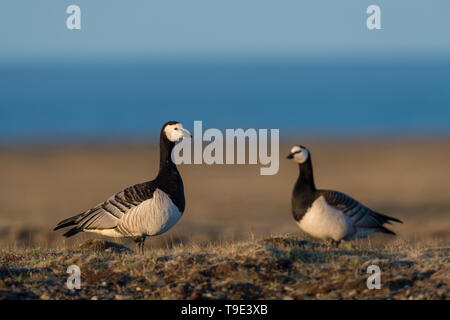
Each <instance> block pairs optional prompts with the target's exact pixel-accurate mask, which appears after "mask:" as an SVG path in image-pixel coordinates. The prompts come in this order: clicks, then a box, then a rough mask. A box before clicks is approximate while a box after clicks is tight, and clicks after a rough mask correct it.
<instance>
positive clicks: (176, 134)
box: [164, 123, 191, 142]
mask: <svg viewBox="0 0 450 320" xmlns="http://www.w3.org/2000/svg"><path fill="white" fill-rule="evenodd" d="M164 133H165V134H166V137H167V139H169V141H172V142H176V141H178V140H180V139H183V138H190V137H191V134H190V133H189V131H187V130H186V129H184V128H183V125H182V124H181V123H176V124H169V125H167V126H166V127H165V128H164Z"/></svg>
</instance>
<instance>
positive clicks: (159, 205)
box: [83, 189, 181, 238]
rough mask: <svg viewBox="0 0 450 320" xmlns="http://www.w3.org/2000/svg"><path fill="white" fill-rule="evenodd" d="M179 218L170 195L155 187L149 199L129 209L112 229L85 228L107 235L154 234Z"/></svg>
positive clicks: (166, 228)
mask: <svg viewBox="0 0 450 320" xmlns="http://www.w3.org/2000/svg"><path fill="white" fill-rule="evenodd" d="M180 218H181V212H180V211H179V210H178V207H177V206H176V205H175V204H174V203H173V202H172V200H170V197H169V196H168V195H167V194H166V193H165V192H163V191H161V190H160V189H156V190H155V192H154V193H153V197H152V198H151V199H148V200H145V201H144V202H142V203H141V204H139V205H138V206H136V207H134V208H132V209H130V210H129V211H128V212H127V213H126V214H124V215H123V216H122V218H120V219H118V221H117V226H116V228H114V229H85V230H83V231H86V232H94V233H99V234H101V235H104V236H108V237H114V238H117V237H119V238H120V237H137V236H143V235H145V236H156V235H158V234H161V233H164V232H166V231H167V230H169V229H170V228H172V227H173V226H174V225H175V224H176V223H177V222H178V220H179V219H180Z"/></svg>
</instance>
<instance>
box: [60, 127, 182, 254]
mask: <svg viewBox="0 0 450 320" xmlns="http://www.w3.org/2000/svg"><path fill="white" fill-rule="evenodd" d="M187 137H191V135H190V133H189V132H188V131H187V130H185V129H184V128H183V126H182V124H181V123H179V122H176V121H169V122H167V123H166V124H164V126H163V127H162V129H161V133H160V164H159V172H158V175H157V176H156V178H155V180H152V181H148V182H144V183H139V184H135V185H133V186H131V187H128V188H125V189H124V190H122V191H120V192H118V193H116V194H115V195H113V196H111V197H110V198H109V199H107V200H106V201H104V202H102V203H100V204H98V205H97V206H95V207H93V208H92V209H89V210H87V211H85V212H83V213H81V214H78V215H76V216H73V217H70V218H68V219H65V220H63V221H61V222H60V223H58V225H57V226H56V228H55V229H54V230H58V229H61V228H66V227H72V228H71V229H70V230H68V231H67V232H66V233H65V234H64V236H65V237H71V236H73V235H75V234H77V233H79V232H81V231H84V232H95V233H99V234H102V235H105V236H109V237H133V238H134V240H135V242H136V243H137V247H138V250H140V251H141V252H143V250H144V242H145V238H146V237H148V236H156V235H159V234H162V233H164V232H166V231H167V230H169V229H170V228H172V227H173V226H174V225H175V224H176V223H177V221H178V220H179V219H180V218H181V216H182V214H183V211H184V206H185V199H184V189H183V181H182V180H181V176H180V174H179V172H178V170H177V167H176V165H175V164H174V163H173V162H172V158H171V152H172V149H173V147H174V146H175V142H177V141H179V140H181V139H183V138H187Z"/></svg>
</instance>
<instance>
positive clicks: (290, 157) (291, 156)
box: [286, 153, 294, 159]
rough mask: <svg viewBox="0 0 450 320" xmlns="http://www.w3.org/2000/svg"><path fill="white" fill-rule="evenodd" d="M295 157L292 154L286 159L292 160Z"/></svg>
mask: <svg viewBox="0 0 450 320" xmlns="http://www.w3.org/2000/svg"><path fill="white" fill-rule="evenodd" d="M293 157H294V154H293V153H291V154H290V155H288V156H287V157H286V159H292V158H293Z"/></svg>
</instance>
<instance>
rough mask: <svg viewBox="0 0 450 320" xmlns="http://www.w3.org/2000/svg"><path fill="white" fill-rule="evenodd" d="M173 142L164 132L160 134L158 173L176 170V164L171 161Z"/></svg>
mask: <svg viewBox="0 0 450 320" xmlns="http://www.w3.org/2000/svg"><path fill="white" fill-rule="evenodd" d="M174 146H175V143H174V142H172V141H169V140H168V139H167V137H166V135H165V134H163V133H162V134H161V137H160V139H159V148H160V151H159V173H161V172H164V171H167V170H169V171H171V170H177V166H176V165H175V163H173V162H172V149H173V147H174Z"/></svg>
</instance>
